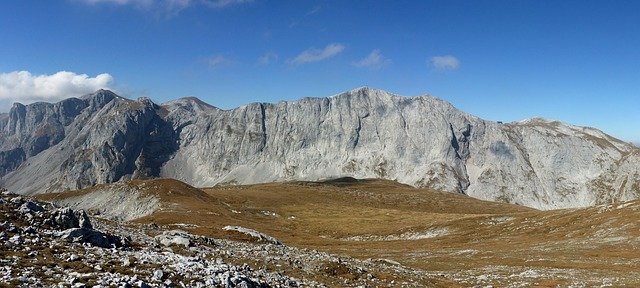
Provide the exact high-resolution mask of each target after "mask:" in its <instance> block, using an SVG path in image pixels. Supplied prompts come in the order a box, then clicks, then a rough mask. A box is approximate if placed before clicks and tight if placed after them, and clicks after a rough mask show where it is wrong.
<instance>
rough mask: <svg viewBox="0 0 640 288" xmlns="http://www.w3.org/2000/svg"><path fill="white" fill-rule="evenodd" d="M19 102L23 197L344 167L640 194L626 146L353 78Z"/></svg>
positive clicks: (470, 182) (576, 191)
mask: <svg viewBox="0 0 640 288" xmlns="http://www.w3.org/2000/svg"><path fill="white" fill-rule="evenodd" d="M113 99H117V101H112V100H113ZM36 107H37V109H36ZM83 107H84V108H83ZM20 109H22V108H20V106H16V108H15V109H14V110H13V111H14V112H13V114H11V113H10V115H9V118H8V120H6V122H7V124H3V125H4V130H3V131H4V133H3V134H2V135H0V144H1V145H0V171H5V172H3V173H4V174H6V173H8V174H7V175H4V174H3V173H0V175H4V176H3V177H2V178H1V180H0V182H2V183H4V184H5V185H6V186H7V187H9V188H12V189H14V190H18V191H21V192H22V193H41V192H45V191H58V190H62V189H65V188H82V187H87V186H92V185H95V184H97V183H108V182H114V181H118V180H121V179H130V178H148V177H166V178H174V179H178V180H182V181H184V182H187V183H189V184H191V185H194V186H210V185H216V184H219V183H241V184H250V183H258V182H271V181H283V180H318V179H326V178H332V177H345V176H349V177H355V178H383V179H392V180H396V181H399V182H401V183H405V184H409V185H413V186H418V187H430V188H434V189H438V190H444V191H451V192H459V193H465V194H468V195H470V196H473V197H476V198H480V199H485V200H494V201H495V200H497V201H505V202H510V203H517V204H521V205H526V206H531V207H536V208H544V209H549V208H563V207H579V206H588V205H594V204H600V203H602V202H606V201H621V200H630V199H635V198H638V197H639V196H640V153H629V151H631V149H635V148H633V147H632V145H630V144H627V143H624V142H622V141H619V140H617V139H615V138H613V137H610V136H608V135H606V134H604V133H602V132H601V131H599V130H596V129H593V128H586V127H578V126H572V125H567V124H563V123H561V122H556V121H550V120H544V119H531V120H527V121H522V122H516V123H509V124H499V123H496V122H494V121H485V120H482V119H480V118H477V117H475V116H473V115H469V114H467V113H465V112H463V111H460V110H458V109H456V108H455V107H454V106H452V105H451V104H449V103H447V102H446V101H443V100H441V99H438V98H436V97H432V96H428V95H425V96H418V97H402V96H398V95H395V94H391V93H387V92H385V91H382V90H377V89H373V88H369V87H362V88H358V89H355V90H351V91H347V92H344V93H341V94H338V95H335V96H331V97H327V98H304V99H301V100H298V101H290V102H280V103H277V104H268V103H253V104H248V105H245V106H242V107H238V108H235V109H230V110H220V109H217V108H215V107H213V106H210V105H208V104H206V103H204V102H202V101H200V100H198V99H195V98H182V99H178V100H174V101H170V102H167V103H164V104H162V105H160V106H158V105H156V104H154V103H153V102H152V101H151V100H150V99H139V100H137V101H134V100H127V99H124V98H120V97H118V96H117V95H115V94H114V93H113V92H111V91H107V90H101V91H97V92H96V93H93V94H90V95H87V96H85V97H82V98H81V99H75V100H74V99H68V100H65V101H61V102H59V103H56V104H39V105H35V106H30V105H28V106H26V107H24V109H23V110H24V112H20V111H23V110H20ZM31 109H34V110H38V113H32V112H29V111H30V110H31ZM27 115H32V116H27ZM61 115H65V117H62V116H61ZM11 117H14V118H16V119H14V118H11ZM9 131H11V132H9ZM34 179H35V180H34ZM2 183H0V184H2Z"/></svg>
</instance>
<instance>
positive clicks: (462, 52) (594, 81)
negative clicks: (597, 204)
mask: <svg viewBox="0 0 640 288" xmlns="http://www.w3.org/2000/svg"><path fill="white" fill-rule="evenodd" d="M363 2H364V3H363ZM2 5H3V7H2V9H0V25H2V27H10V29H2V30H0V37H2V39H3V41H2V42H1V43H0V111H6V110H8V108H9V107H10V105H11V103H12V102H14V101H17V102H25V103H29V102H33V101H57V100H60V99H62V98H66V97H71V96H79V95H82V94H86V93H91V92H94V91H95V90H97V89H99V88H108V89H112V90H114V91H117V92H118V93H119V94H122V95H123V96H127V97H131V98H135V97H139V96H149V97H151V98H152V99H154V100H155V101H157V102H165V101H167V100H170V99H175V98H180V97H184V96H196V97H199V98H201V99H203V100H204V101H206V102H208V103H211V104H214V105H216V106H219V107H222V108H232V107H236V106H240V105H242V104H246V103H250V102H277V101H280V100H293V99H298V98H302V97H306V96H316V97H324V96H327V95H334V94H337V93H340V92H342V91H347V90H350V89H353V88H354V87H361V86H370V87H375V88H379V89H382V90H385V91H389V92H393V93H397V94H400V95H423V94H432V95H435V96H437V97H440V98H442V99H444V100H446V101H448V102H451V103H452V104H453V105H455V106H456V107H458V108H460V109H461V110H464V111H466V112H469V113H471V114H474V115H477V116H479V117H482V118H484V119H489V120H499V121H517V120H521V119H526V118H530V117H533V116H541V117H545V118H550V119H557V120H560V121H564V122H569V123H572V124H576V125H581V126H591V127H596V128H599V129H602V130H603V131H605V132H607V133H609V134H612V135H613V136H616V137H618V138H620V139H623V140H625V141H636V142H640V128H638V126H639V125H638V123H640V113H637V112H636V110H637V108H636V107H640V81H638V80H640V69H637V67H639V66H640V57H638V54H637V51H636V50H637V49H634V47H638V46H639V45H638V44H640V31H639V30H640V19H638V17H636V16H635V13H634V11H638V10H639V8H640V3H639V2H633V1H612V2H607V3H603V1H562V2H558V1H548V0H541V1H497V0H495V1H399V2H398V1H385V0H379V1H370V2H369V1H266V0H59V1H46V2H42V1H35V0H24V1H15V2H14V1H12V2H7V3H4V4H2Z"/></svg>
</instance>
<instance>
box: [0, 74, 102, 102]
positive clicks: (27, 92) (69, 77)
mask: <svg viewBox="0 0 640 288" xmlns="http://www.w3.org/2000/svg"><path fill="white" fill-rule="evenodd" d="M112 84H113V77H112V76H111V75H109V74H107V73H103V74H100V75H97V76H96V77H89V76H88V75H86V74H76V73H73V72H68V71H60V72H58V73H55V74H52V75H32V74H31V73H29V72H28V71H14V72H9V73H0V109H1V110H6V108H7V107H8V105H10V104H11V103H13V102H20V103H23V104H28V103H33V102H37V101H47V102H56V101H59V100H62V99H65V98H69V97H78V96H82V95H85V94H88V93H92V92H95V91H96V90H98V89H111V87H112Z"/></svg>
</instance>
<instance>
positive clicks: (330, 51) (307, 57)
mask: <svg viewBox="0 0 640 288" xmlns="http://www.w3.org/2000/svg"><path fill="white" fill-rule="evenodd" d="M344 49H345V46H344V45H342V44H340V43H332V44H329V45H327V47H324V49H317V48H309V49H307V50H304V51H302V52H301V53H300V54H298V56H296V57H295V58H293V59H290V60H289V61H288V62H289V64H291V65H302V64H306V63H312V62H319V61H322V60H325V59H328V58H331V57H334V56H336V55H338V54H340V53H342V51H344Z"/></svg>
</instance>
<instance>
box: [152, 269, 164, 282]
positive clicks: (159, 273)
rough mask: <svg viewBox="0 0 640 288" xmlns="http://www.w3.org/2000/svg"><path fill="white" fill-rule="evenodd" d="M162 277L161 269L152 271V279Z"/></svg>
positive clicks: (158, 279) (160, 278)
mask: <svg viewBox="0 0 640 288" xmlns="http://www.w3.org/2000/svg"><path fill="white" fill-rule="evenodd" d="M163 278H164V272H163V271H162V270H156V271H153V279H155V280H157V281H160V280H162V279H163Z"/></svg>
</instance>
